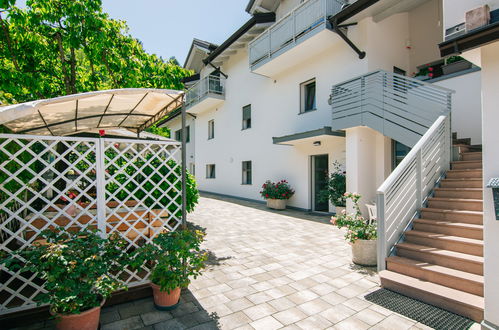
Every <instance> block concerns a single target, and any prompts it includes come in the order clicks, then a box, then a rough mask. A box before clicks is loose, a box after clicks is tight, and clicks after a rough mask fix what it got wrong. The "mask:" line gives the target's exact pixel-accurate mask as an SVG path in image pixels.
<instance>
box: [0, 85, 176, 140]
mask: <svg viewBox="0 0 499 330" xmlns="http://www.w3.org/2000/svg"><path fill="white" fill-rule="evenodd" d="M182 104H183V92H182V91H177V90H167V89H148V88H127V89H113V90H104V91H96V92H88V93H81V94H73V95H67V96H61V97H56V98H52V99H46V100H37V101H32V102H26V103H21V104H15V105H11V106H5V107H0V124H1V125H4V126H6V127H7V128H9V129H10V130H12V131H13V132H14V133H21V134H33V135H59V136H64V135H73V134H78V133H81V132H98V131H99V130H103V129H104V130H105V129H118V128H124V129H128V130H129V131H132V132H135V133H139V132H141V131H143V130H144V129H146V128H147V127H149V126H151V125H152V124H154V123H155V122H157V121H158V120H160V119H161V118H163V117H164V116H166V115H168V114H169V113H170V112H172V111H174V110H175V109H177V108H179V107H181V106H182Z"/></svg>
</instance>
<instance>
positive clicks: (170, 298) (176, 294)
mask: <svg viewBox="0 0 499 330" xmlns="http://www.w3.org/2000/svg"><path fill="white" fill-rule="evenodd" d="M151 287H152V292H153V295H154V306H155V307H156V309H159V310H162V311H164V310H171V309H174V308H176V307H177V305H178V301H179V299H180V288H176V289H174V290H172V291H171V292H170V293H168V292H166V291H161V290H160V286H159V285H156V284H154V283H151Z"/></svg>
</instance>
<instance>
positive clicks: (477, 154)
mask: <svg viewBox="0 0 499 330" xmlns="http://www.w3.org/2000/svg"><path fill="white" fill-rule="evenodd" d="M461 159H462V160H482V152H481V151H471V152H463V153H461Z"/></svg>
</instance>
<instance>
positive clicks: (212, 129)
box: [208, 120, 215, 140]
mask: <svg viewBox="0 0 499 330" xmlns="http://www.w3.org/2000/svg"><path fill="white" fill-rule="evenodd" d="M213 138H215V121H214V120H210V121H209V122H208V140H211V139H213Z"/></svg>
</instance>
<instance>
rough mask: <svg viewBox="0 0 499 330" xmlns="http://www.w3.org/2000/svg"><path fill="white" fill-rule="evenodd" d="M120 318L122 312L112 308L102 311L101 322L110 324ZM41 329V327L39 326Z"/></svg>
mask: <svg viewBox="0 0 499 330" xmlns="http://www.w3.org/2000/svg"><path fill="white" fill-rule="evenodd" d="M120 319H121V318H120V313H119V312H118V310H117V309H115V310H111V311H104V310H102V312H101V313H100V323H101V324H108V323H111V322H115V321H119V320H120ZM37 329H39V328H37Z"/></svg>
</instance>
